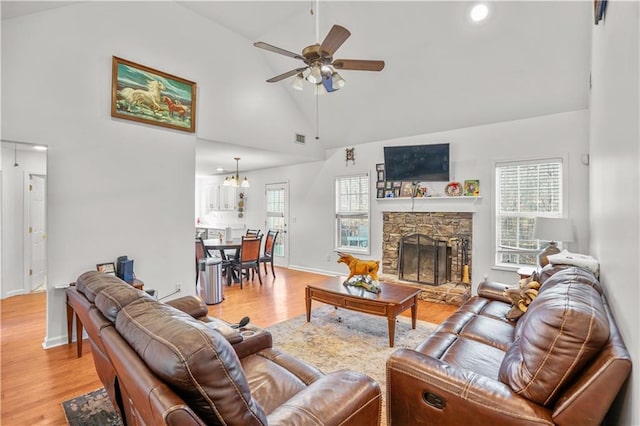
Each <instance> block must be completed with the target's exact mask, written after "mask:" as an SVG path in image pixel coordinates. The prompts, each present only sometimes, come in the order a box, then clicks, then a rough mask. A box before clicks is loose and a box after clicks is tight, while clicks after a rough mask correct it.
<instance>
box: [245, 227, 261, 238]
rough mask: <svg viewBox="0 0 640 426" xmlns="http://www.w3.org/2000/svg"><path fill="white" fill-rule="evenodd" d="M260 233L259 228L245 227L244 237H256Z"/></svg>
mask: <svg viewBox="0 0 640 426" xmlns="http://www.w3.org/2000/svg"><path fill="white" fill-rule="evenodd" d="M261 235H262V231H261V230H259V229H247V233H246V234H245V236H246V237H253V238H258V237H259V236H261Z"/></svg>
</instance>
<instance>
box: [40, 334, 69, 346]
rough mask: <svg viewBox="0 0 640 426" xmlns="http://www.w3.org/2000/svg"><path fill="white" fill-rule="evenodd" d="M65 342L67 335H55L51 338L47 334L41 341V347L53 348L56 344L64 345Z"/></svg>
mask: <svg viewBox="0 0 640 426" xmlns="http://www.w3.org/2000/svg"><path fill="white" fill-rule="evenodd" d="M67 343H68V342H67V336H56V337H51V338H50V337H48V336H47V337H45V338H44V341H43V342H42V348H43V349H51V348H55V347H56V346H62V345H66V344H67Z"/></svg>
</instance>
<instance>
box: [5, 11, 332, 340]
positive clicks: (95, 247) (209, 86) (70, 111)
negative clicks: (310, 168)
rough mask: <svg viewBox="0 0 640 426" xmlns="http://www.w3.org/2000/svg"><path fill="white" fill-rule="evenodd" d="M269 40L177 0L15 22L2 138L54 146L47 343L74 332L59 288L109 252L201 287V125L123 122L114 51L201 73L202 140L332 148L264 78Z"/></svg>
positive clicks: (165, 288) (169, 279)
mask: <svg viewBox="0 0 640 426" xmlns="http://www.w3.org/2000/svg"><path fill="white" fill-rule="evenodd" d="M167 28H170V29H171V31H166V30H164V29H167ZM176 32H177V33H179V34H180V36H179V37H176V36H175V34H176ZM256 50H257V49H255V48H253V47H252V46H251V43H250V42H249V41H247V40H244V39H242V38H240V37H239V36H237V35H235V34H233V33H231V32H229V31H228V30H226V29H224V28H222V27H220V26H219V25H216V24H214V23H212V22H210V21H208V20H206V19H203V18H202V17H199V16H197V15H195V14H193V13H192V12H191V11H189V10H188V9H185V8H183V7H182V6H180V5H179V4H176V3H174V2H81V3H72V4H71V5H69V6H65V7H61V8H56V9H51V10H48V11H45V12H41V13H37V14H31V15H26V16H23V17H18V18H14V19H8V20H3V21H2V138H3V139H8V140H19V141H25V142H30V143H41V144H45V145H48V146H49V152H48V179H49V182H48V183H49V186H48V198H47V205H48V208H49V216H48V227H49V244H48V252H49V262H48V270H49V276H48V278H49V280H48V283H49V289H48V294H47V295H48V297H47V334H46V337H45V343H44V344H45V346H47V347H48V346H52V345H56V344H62V343H65V342H66V327H65V296H64V291H61V290H55V289H54V288H53V287H54V286H55V285H60V284H65V283H69V282H71V281H73V280H75V278H76V277H77V276H78V275H79V274H80V273H82V272H84V271H86V270H92V269H95V264H96V263H99V262H106V261H112V260H115V259H116V257H117V256H119V255H123V254H126V255H129V256H130V257H131V258H133V259H134V260H135V272H136V274H137V275H138V277H139V278H140V279H142V280H143V281H144V282H145V286H146V287H148V288H155V289H157V290H158V291H159V295H160V296H161V297H162V296H163V295H166V294H168V293H170V292H171V291H173V290H174V289H175V284H176V283H177V282H180V283H182V284H183V286H182V288H183V293H191V292H194V289H193V288H191V286H190V285H188V284H190V283H192V282H193V281H194V268H193V261H194V260H193V259H194V258H193V233H194V229H193V217H194V211H193V208H194V192H195V191H194V171H195V158H194V157H195V140H196V135H194V134H189V133H185V132H181V131H173V130H167V129H164V128H160V127H157V126H150V125H143V124H138V123H134V122H132V121H126V120H119V119H112V118H111V117H110V92H111V58H112V55H115V56H119V57H122V58H126V59H129V60H132V61H134V62H139V63H142V64H144V65H147V66H150V67H153V68H157V69H160V70H163V71H166V72H169V73H172V74H175V75H179V76H181V77H184V78H187V79H189V80H193V81H196V82H197V83H198V102H197V105H198V109H199V111H198V115H197V129H198V135H199V136H201V137H204V138H207V139H211V140H218V141H222V142H235V143H246V144H247V145H251V144H260V145H261V146H263V145H268V146H270V147H271V148H272V149H273V150H276V151H277V150H281V151H287V152H291V151H292V150H296V153H297V154H300V155H306V156H308V157H322V156H323V155H324V153H323V152H321V151H320V150H319V148H318V147H317V146H316V145H313V144H309V145H308V146H297V147H296V146H294V144H293V143H291V142H290V139H291V135H293V134H294V133H295V132H296V131H300V132H302V133H310V130H309V128H308V127H306V128H302V129H301V128H300V127H304V126H305V123H306V122H305V120H304V119H302V118H301V116H300V114H299V113H298V112H297V111H296V109H295V107H294V106H293V105H292V101H291V99H290V97H289V96H288V95H287V94H286V92H285V91H283V90H281V92H282V93H279V91H277V90H274V88H273V87H269V85H266V84H264V75H269V73H270V72H271V70H269V68H268V67H267V66H266V65H264V64H263V63H262V62H261V60H260V59H259V58H261V56H260V54H259V52H256ZM223 99H224V100H225V101H224V102H222V100H223ZM267 104H268V105H267ZM274 122H277V123H278V126H273V123H274ZM246 123H251V124H252V125H251V126H247V125H246ZM3 251H4V250H3Z"/></svg>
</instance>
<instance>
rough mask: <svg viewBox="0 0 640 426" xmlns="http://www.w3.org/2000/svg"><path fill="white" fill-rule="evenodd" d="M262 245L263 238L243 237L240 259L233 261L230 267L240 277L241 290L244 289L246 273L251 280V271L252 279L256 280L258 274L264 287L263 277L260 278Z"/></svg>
mask: <svg viewBox="0 0 640 426" xmlns="http://www.w3.org/2000/svg"><path fill="white" fill-rule="evenodd" d="M261 244H262V236H259V237H258V238H250V237H242V243H241V244H240V257H239V259H237V260H233V261H231V264H230V265H229V267H230V268H231V269H232V270H234V271H236V272H237V273H238V276H239V277H240V289H242V279H243V278H244V273H245V271H246V273H247V279H248V278H249V271H251V278H252V279H253V278H255V274H256V273H257V274H258V279H259V280H260V285H262V277H261V276H260V269H259V268H260V245H261Z"/></svg>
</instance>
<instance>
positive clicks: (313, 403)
mask: <svg viewBox="0 0 640 426" xmlns="http://www.w3.org/2000/svg"><path fill="white" fill-rule="evenodd" d="M380 404H381V394H380V387H379V386H378V384H377V383H376V382H375V381H373V379H371V378H370V377H368V376H365V375H364V374H361V373H356V372H353V371H349V370H340V371H335V372H333V373H329V374H327V375H325V376H322V377H321V378H319V379H318V380H316V381H315V382H313V383H312V384H310V385H309V386H308V387H306V388H305V389H303V390H302V391H300V392H298V393H297V394H296V395H295V396H294V397H293V398H291V399H290V400H288V401H287V402H285V403H284V404H283V405H281V406H280V407H278V408H276V409H275V410H273V412H272V413H271V414H270V415H269V416H268V420H269V426H274V425H278V426H283V425H291V426H298V425H304V424H325V425H337V424H354V425H356V424H357V425H379V424H380V414H381V413H380Z"/></svg>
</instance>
